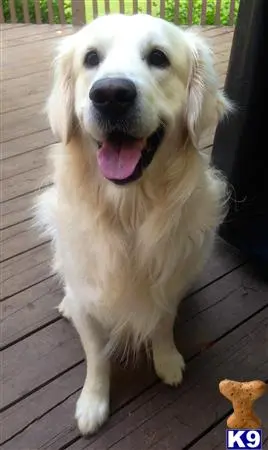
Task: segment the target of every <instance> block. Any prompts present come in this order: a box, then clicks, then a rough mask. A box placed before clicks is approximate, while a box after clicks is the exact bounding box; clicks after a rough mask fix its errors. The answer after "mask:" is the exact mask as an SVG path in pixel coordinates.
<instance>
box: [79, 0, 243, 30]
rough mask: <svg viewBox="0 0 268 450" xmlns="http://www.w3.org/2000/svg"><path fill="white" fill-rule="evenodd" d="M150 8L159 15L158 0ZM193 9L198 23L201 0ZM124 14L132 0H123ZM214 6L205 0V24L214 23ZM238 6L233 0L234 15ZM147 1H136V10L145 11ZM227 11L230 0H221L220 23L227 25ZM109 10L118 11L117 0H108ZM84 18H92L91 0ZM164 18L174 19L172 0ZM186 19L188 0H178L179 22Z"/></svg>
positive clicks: (213, 0) (168, 0) (101, 9)
mask: <svg viewBox="0 0 268 450" xmlns="http://www.w3.org/2000/svg"><path fill="white" fill-rule="evenodd" d="M152 3H153V8H152V14H153V15H154V16H159V11H160V1H159V0H154V1H153V2H152ZM193 4H194V9H193V23H194V24H199V23H200V17H201V8H202V0H194V2H193ZM124 6H125V10H124V12H125V14H133V2H132V0H125V2H124ZM215 6H216V0H207V25H213V24H214V18H215ZM238 7H239V0H236V2H235V17H236V16H237V11H238ZM146 9H147V2H146V0H139V1H138V10H139V12H143V13H146ZM229 11H230V0H222V2H221V24H222V25H228V21H229ZM110 12H111V13H119V12H120V9H119V0H110ZM104 14H105V7H104V0H98V15H99V16H101V15H104ZM86 19H87V22H90V21H91V20H92V19H93V11H92V1H91V0H86ZM166 19H167V20H170V21H173V20H174V0H166ZM187 19H188V0H180V24H182V25H187Z"/></svg>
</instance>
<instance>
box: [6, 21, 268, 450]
mask: <svg viewBox="0 0 268 450" xmlns="http://www.w3.org/2000/svg"><path fill="white" fill-rule="evenodd" d="M2 30H3V39H2V48H4V49H5V50H7V51H5V52H4V58H3V59H4V64H5V71H4V79H3V89H2V94H3V99H2V102H1V115H2V122H1V123H2V124H3V125H4V129H3V133H1V139H2V153H1V160H2V161H1V163H2V170H1V183H2V192H1V193H2V196H1V200H2V201H3V204H2V211H1V213H2V214H1V229H2V233H1V241H0V244H1V248H2V250H3V251H2V253H1V260H2V262H1V264H0V270H1V276H2V285H1V300H2V302H1V308H2V309H1V326H2V329H1V330H2V331H3V332H2V333H1V338H2V339H1V349H2V360H3V362H4V371H3V375H4V392H3V398H2V403H1V407H3V408H4V411H3V413H2V419H1V420H2V430H3V433H2V436H1V437H2V441H3V442H5V444H4V445H3V447H2V448H3V449H4V450H8V449H10V450H14V449H16V450H19V449H23V450H36V449H38V448H43V449H49V450H53V449H55V450H56V449H57V450H60V449H63V448H68V449H71V450H78V449H82V448H90V449H91V450H93V449H94V450H97V449H99V450H105V449H108V447H109V448H114V449H118V450H121V449H124V450H125V449H126V448H127V449H128V450H131V449H133V450H138V449H142V450H146V449H147V448H153V449H155V450H156V449H159V450H160V449H161V450H162V449H163V450H164V449H169V450H175V449H176V450H182V449H183V448H184V447H185V446H188V447H187V448H194V450H198V449H200V450H206V449H208V450H211V449H212V448H220V446H222V445H224V433H223V432H224V431H225V422H224V420H225V419H224V418H225V416H226V414H227V413H228V411H229V409H230V405H228V403H227V402H226V401H225V399H223V398H222V396H220V395H219V393H218V389H217V384H218V381H219V380H220V379H221V378H225V377H226V376H230V377H234V378H241V377H242V378H243V377H254V378H255V377H258V378H263V379H266V378H267V376H266V375H267V374H268V367H267V359H268V358H267V356H268V354H267V351H268V350H267V348H268V346H267V344H268V342H267V339H268V335H267V323H268V322H267V320H268V319H267V299H268V286H267V284H265V283H264V282H263V281H261V280H259V279H258V277H257V276H256V275H255V274H254V271H253V270H252V268H251V265H250V262H247V260H246V258H245V257H244V256H243V255H241V254H240V253H239V252H238V251H237V250H236V249H234V248H233V247H231V246H229V245H227V244H226V243H224V242H223V241H222V240H220V239H219V240H218V242H217V244H216V246H215V250H214V253H213V255H212V257H211V258H210V260H209V261H208V264H207V266H206V269H205V271H204V272H203V274H202V275H201V276H200V278H199V280H198V281H197V282H196V283H195V285H194V286H193V288H192V290H191V292H190V293H189V296H188V298H186V299H185V300H184V301H183V303H182V306H181V309H180V314H179V316H178V319H177V322H176V330H175V336H176V341H177V342H178V345H179V347H180V349H181V350H182V351H183V353H184V355H185V357H186V359H187V361H188V368H187V371H186V376H185V381H184V383H183V384H182V386H181V387H180V388H179V389H174V390H171V389H169V388H167V387H165V386H163V384H161V383H160V382H159V381H158V380H157V379H156V377H155V374H154V372H153V371H152V368H151V366H150V364H148V362H146V360H145V358H144V355H142V354H141V355H140V359H139V364H138V365H137V367H135V366H133V365H129V367H127V368H124V367H123V366H122V365H120V364H119V363H118V362H115V361H114V362H113V376H112V416H111V419H110V420H109V422H108V423H107V424H106V425H105V427H104V428H103V429H102V430H101V431H100V432H99V433H98V434H97V435H95V436H94V437H92V438H90V439H89V440H85V439H83V438H81V437H80V435H79V432H78V430H77V428H76V425H75V422H74V418H73V415H74V407H75V402H76V400H77V397H78V395H79V391H80V389H81V387H82V383H83V378H84V374H85V364H84V355H83V351H82V348H81V345H80V341H79V339H78V336H77V334H76V332H75V330H74V329H73V328H72V326H71V325H70V324H69V323H68V322H67V321H65V320H64V319H62V318H61V317H60V316H59V315H58V312H57V310H56V308H55V307H56V306H57V304H58V303H59V302H60V299H61V296H62V289H61V286H60V284H59V282H58V280H57V278H56V277H55V276H54V275H53V274H52V272H51V270H50V262H51V251H50V244H49V243H48V242H46V241H44V238H41V237H38V235H37V231H36V230H34V229H33V228H32V225H33V219H32V216H33V211H32V205H33V203H34V199H35V197H36V195H37V194H38V193H39V192H40V190H41V189H43V188H44V187H45V186H46V185H47V184H49V182H50V180H49V177H48V174H49V169H48V166H47V163H46V160H47V154H48V149H49V146H50V145H51V144H54V143H55V138H54V137H53V135H52V133H51V131H50V129H49V126H48V121H47V119H46V117H45V115H44V112H43V108H44V105H45V102H46V99H47V96H48V93H49V85H50V80H51V61H52V57H53V54H54V49H55V45H56V44H57V42H58V41H59V39H60V38H61V37H62V36H64V35H68V34H71V33H72V32H73V31H74V30H73V28H72V27H71V26H53V25H20V24H18V25H4V26H3V27H2ZM197 31H198V32H200V33H201V34H202V35H203V36H204V38H205V39H206V40H207V41H208V43H209V44H210V45H211V46H212V48H213V50H214V53H215V61H216V64H215V68H216V70H217V71H218V73H219V77H220V82H221V85H222V86H223V84H224V80H225V75H226V70H227V66H228V59H229V53H230V48H231V42H232V36H233V28H232V27H220V28H218V27H206V28H204V29H201V28H200V27H197ZM40 48H41V51H40ZM212 142H213V130H212V131H210V132H208V133H206V134H205V135H204V137H203V139H202V142H201V146H202V147H204V148H206V151H207V152H210V150H211V144H212ZM265 327H266V328H265ZM233 367H234V368H235V369H234V368H233ZM265 377H266V378H265ZM204 393H205V395H204ZM266 407H267V408H268V404H267V399H265V400H263V401H262V403H261V404H260V414H263V411H265V408H266ZM197 411H202V413H201V414H197V413H196V412H197ZM144 439H145V443H144V442H143V441H144ZM213 446H214V447H213Z"/></svg>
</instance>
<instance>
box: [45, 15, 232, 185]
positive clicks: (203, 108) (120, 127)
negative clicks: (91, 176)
mask: <svg viewBox="0 0 268 450" xmlns="http://www.w3.org/2000/svg"><path fill="white" fill-rule="evenodd" d="M228 109H229V103H228V101H227V99H226V98H225V97H224V95H223V94H222V93H221V91H220V90H219V88H218V82H217V78H216V75H215V72H214V69H213V61H212V56H211V53H210V50H209V48H208V47H207V45H206V44H205V43H204V42H203V41H202V40H201V38H200V37H198V36H197V35H195V34H194V33H192V32H191V31H183V30H181V29H180V28H178V27H176V26H175V25H173V24H170V23H168V22H165V21H163V20H161V19H158V18H153V17H151V16H148V15H143V14H138V15H134V16H124V15H110V16H104V17H100V18H98V19H96V20H95V21H93V22H92V23H91V24H89V25H86V26H85V27H84V28H82V29H81V30H80V31H78V32H77V33H76V34H74V35H72V36H70V37H67V38H65V39H64V41H63V43H62V45H61V46H60V49H59V53H58V56H57V57H56V60H55V79H54V85H53V89H52V93H51V96H50V99H49V102H48V115H49V119H50V124H51V127H52V130H53V131H54V133H55V134H57V135H58V136H59V138H60V139H61V141H62V142H63V143H65V144H66V143H68V141H69V140H70V138H71V137H72V135H73V134H74V133H77V132H79V133H82V134H83V136H84V138H85V139H86V140H88V141H89V142H90V145H89V147H90V150H92V149H93V151H94V152H95V153H96V158H97V161H98V167H99V169H100V171H101V173H102V174H103V176H104V177H105V178H107V179H109V180H111V181H113V182H114V183H116V184H126V183H128V182H130V181H134V180H136V179H138V178H139V177H141V176H142V175H143V173H145V171H146V168H147V167H148V166H149V165H150V164H151V162H152V161H153V159H155V158H157V153H158V150H159V149H160V148H164V147H165V145H164V144H165V141H166V140H167V139H170V137H172V136H173V138H172V142H174V151H176V145H177V144H176V140H177V139H178V138H179V137H181V135H182V134H183V133H184V134H185V132H186V134H187V137H188V138H189V139H190V140H191V141H192V143H193V145H194V146H197V144H198V140H199V138H200V135H201V133H202V132H203V131H204V130H205V129H206V128H207V127H209V126H211V125H213V124H215V123H216V122H217V121H218V120H219V119H220V118H221V117H222V116H223V115H224V114H225V113H226V112H227V111H228Z"/></svg>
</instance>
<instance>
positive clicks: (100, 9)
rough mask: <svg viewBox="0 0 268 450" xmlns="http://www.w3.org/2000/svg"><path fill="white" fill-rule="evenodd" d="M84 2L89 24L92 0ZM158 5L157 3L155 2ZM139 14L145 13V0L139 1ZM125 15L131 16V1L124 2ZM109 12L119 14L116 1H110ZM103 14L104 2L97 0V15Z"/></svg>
mask: <svg viewBox="0 0 268 450" xmlns="http://www.w3.org/2000/svg"><path fill="white" fill-rule="evenodd" d="M85 2H86V19H87V22H90V21H91V20H92V18H93V10H92V0H85ZM157 3H159V2H157ZM138 5H139V12H144V13H145V12H146V8H147V3H146V0H139V3H138ZM124 7H125V11H124V12H125V14H133V1H132V0H125V1H124ZM153 9H154V11H153V13H154V15H156V13H157V9H158V8H157V5H156V6H154V8H153ZM110 12H111V13H119V12H120V9H119V1H118V0H110ZM104 14H105V7H104V0H98V15H99V16H103V15H104Z"/></svg>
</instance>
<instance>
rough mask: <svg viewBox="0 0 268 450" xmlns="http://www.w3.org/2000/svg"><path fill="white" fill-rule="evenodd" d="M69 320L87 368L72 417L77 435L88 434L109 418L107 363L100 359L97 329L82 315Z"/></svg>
mask: <svg viewBox="0 0 268 450" xmlns="http://www.w3.org/2000/svg"><path fill="white" fill-rule="evenodd" d="M71 319H72V321H73V324H74V326H75V328H76V330H77V332H78V333H79V336H80V339H81V342H82V345H83V348H84V351H85V355H86V366H87V373H86V379H85V383H84V387H83V389H82V392H81V394H80V397H79V399H78V401H77V404H76V412H75V417H76V419H77V423H78V428H79V430H80V431H81V433H82V434H90V433H94V432H95V431H96V430H97V429H98V428H99V427H100V426H101V425H102V424H103V422H104V421H105V420H106V419H107V417H108V414H109V387H110V363H109V360H108V358H107V357H106V356H105V355H104V345H105V340H104V335H103V331H102V329H101V326H100V325H99V324H97V323H96V322H95V321H94V320H93V319H92V318H90V317H89V316H88V315H86V314H84V313H83V312H82V311H76V312H75V313H73V312H72V314H71Z"/></svg>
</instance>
